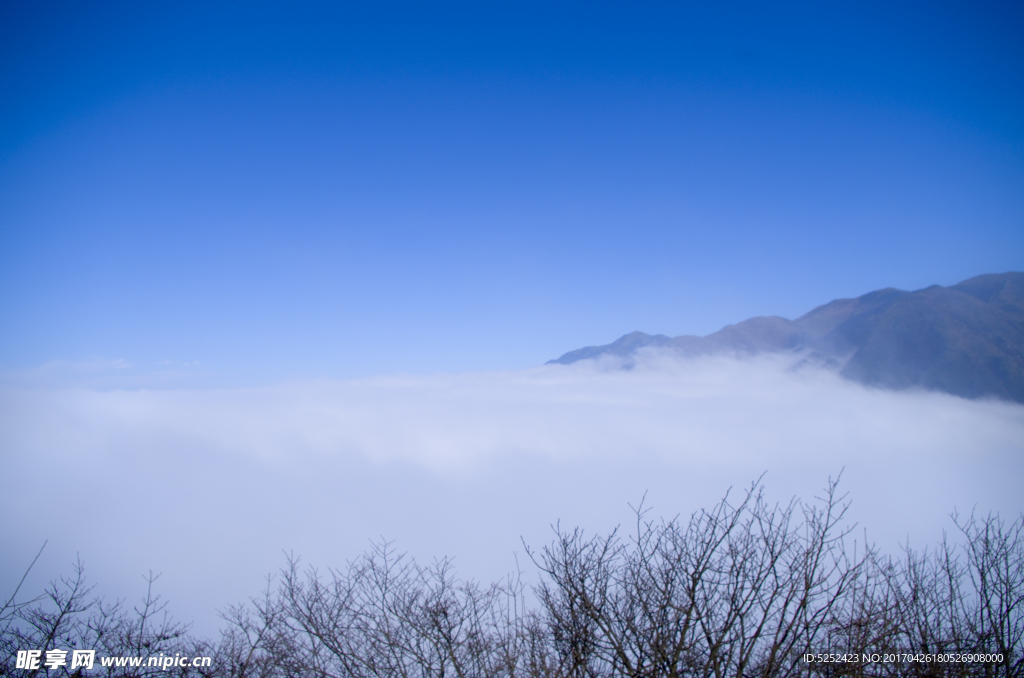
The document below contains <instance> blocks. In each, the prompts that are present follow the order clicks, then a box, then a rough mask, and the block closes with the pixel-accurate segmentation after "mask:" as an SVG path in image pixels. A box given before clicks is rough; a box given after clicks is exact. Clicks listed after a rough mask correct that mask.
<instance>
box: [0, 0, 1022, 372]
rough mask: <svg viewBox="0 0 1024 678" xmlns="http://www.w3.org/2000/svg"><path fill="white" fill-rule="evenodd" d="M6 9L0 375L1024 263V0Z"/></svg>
mask: <svg viewBox="0 0 1024 678" xmlns="http://www.w3.org/2000/svg"><path fill="white" fill-rule="evenodd" d="M366 4H367V5H369V6H370V7H369V8H367V7H361V8H360V7H355V6H352V7H342V8H338V7H336V6H334V3H324V4H315V3H280V4H278V5H268V4H263V3H191V4H190V3H185V2H173V3H157V2H153V3H150V2H143V3H138V2H135V3H127V2H126V3H105V4H102V5H101V4H100V3H40V2H7V3H4V4H3V5H2V6H0V64H2V72H0V368H2V369H4V370H20V369H25V368H31V367H33V366H38V365H41V364H43V363H46V362H48V361H52V360H65V361H79V360H84V359H88V358H92V357H101V358H107V359H120V360H125V361H128V362H129V363H131V364H132V365H135V366H136V367H138V368H140V369H148V367H151V366H156V365H157V364H158V363H159V362H160V361H165V360H166V361H171V363H172V364H173V363H191V362H195V361H198V362H199V363H200V364H201V366H202V369H207V370H212V371H217V372H221V373H224V374H230V375H234V377H233V378H235V379H242V380H245V379H255V380H264V379H271V380H273V379H281V378H298V377H315V376H334V377H347V376H356V375H367V374H383V373H394V372H436V371H466V370H489V369H510V368H521V367H528V366H532V365H536V364H540V363H542V362H544V361H545V360H547V359H549V358H553V357H556V356H558V355H559V354H561V353H563V352H564V351H567V350H570V349H573V348H578V347H579V346H582V345H586V344H594V343H604V342H607V341H611V340H613V339H615V338H616V337H618V336H619V335H621V334H623V333H625V332H628V331H631V330H635V329H640V330H644V331H647V332H652V333H658V332H660V333H665V334H672V335H675V334H682V333H696V334H705V333H708V332H711V331H714V330H716V329H718V328H719V327H720V326H722V325H724V324H726V323H729V322H735V321H738V320H742V319H744V318H746V317H749V316H753V315H762V314H778V315H784V316H788V317H795V316H797V315H800V314H801V313H803V312H805V311H807V310H809V309H810V308H811V307H813V306H815V305H817V304H819V303H824V302H827V301H829V300H831V299H833V298H836V297H842V296H855V295H858V294H861V293H864V292H867V291H870V290H872V289H876V288H879V287H886V286H894V287H903V288H911V289H912V288H918V287H923V286H926V285H929V284H932V283H939V284H952V283H956V282H958V281H959V280H962V279H964V278H967V277H970V276H972V275H977V274H980V273H989V272H1003V271H1007V270H1022V269H1024V39H1022V38H1021V36H1022V35H1024V13H1022V9H1021V5H1019V4H1015V3H990V4H981V3H977V2H971V3H967V2H963V3H956V4H954V3H935V2H928V3H924V2H922V3H917V4H907V3H893V2H886V3H876V4H869V3H864V2H856V3H846V4H845V5H840V4H838V3H813V4H811V3H808V4H778V5H776V4H774V3H751V4H742V3H700V4H693V5H689V6H688V5H685V4H679V3H665V4H655V3H621V4H612V3H581V4H578V5H568V4H561V5H552V4H551V3H537V4H527V3H523V2H516V3H507V4H499V3H473V4H465V5H454V4H440V3H422V4H396V3H392V4H384V3H366Z"/></svg>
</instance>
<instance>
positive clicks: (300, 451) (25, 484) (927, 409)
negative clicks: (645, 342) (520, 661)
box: [0, 353, 1024, 634]
mask: <svg viewBox="0 0 1024 678" xmlns="http://www.w3.org/2000/svg"><path fill="white" fill-rule="evenodd" d="M97 365H98V366H97ZM620 367H621V366H620V365H619V364H617V363H615V362H614V361H609V362H600V361H597V362H595V361H586V362H583V363H577V364H574V365H568V366H563V365H551V366H544V367H539V368H535V369H530V370H523V371H510V372H490V373H470V374H442V375H432V376H384V377H375V378H364V379H352V380H311V381H301V382H291V383H281V384H275V385H268V386H262V387H247V388H209V387H206V388H195V387H192V388H187V387H180V386H179V387H167V386H166V385H165V384H162V383H158V381H159V380H154V381H153V384H152V385H149V386H147V385H146V383H145V380H144V379H143V380H142V381H141V382H140V381H138V380H136V381H135V382H133V383H132V385H131V386H130V387H128V386H123V385H122V386H118V385H117V384H116V382H111V381H109V380H105V377H104V374H105V372H104V368H103V365H102V364H100V363H97V364H95V365H92V366H91V367H89V368H88V369H85V370H78V371H76V372H75V374H74V375H73V378H72V377H67V378H61V377H60V376H59V375H58V376H55V374H57V372H55V371H54V370H52V369H50V370H49V371H47V370H43V371H40V372H38V373H37V374H36V375H35V376H31V375H30V376H29V377H26V376H25V375H19V376H18V377H17V378H7V379H6V380H5V382H4V384H3V386H2V387H0V462H2V464H3V469H4V486H5V487H4V491H3V493H2V494H0V515H3V516H4V518H3V520H2V522H0V539H2V543H3V544H4V547H3V552H4V554H5V557H4V558H3V559H0V561H2V564H0V577H2V578H0V581H2V583H3V586H4V588H3V590H2V591H0V594H3V595H4V597H5V598H6V596H7V595H9V593H10V590H12V589H13V587H14V585H15V584H16V583H17V580H18V578H20V576H21V574H22V572H23V570H24V568H25V567H26V566H27V565H28V563H29V562H30V561H31V559H32V557H33V556H34V555H35V553H36V552H37V551H38V549H39V548H40V546H41V545H42V544H43V543H44V541H46V542H47V546H46V549H45V550H44V552H43V556H42V557H41V559H40V561H39V564H38V565H37V566H36V568H34V569H33V571H32V572H31V573H30V576H29V579H28V580H27V581H26V586H25V590H26V592H27V593H30V594H34V593H36V592H38V591H40V590H41V589H42V586H43V585H44V584H45V582H46V581H47V580H48V579H52V578H53V577H55V576H57V575H59V574H61V573H67V572H68V571H70V563H71V562H72V561H73V560H74V559H75V558H76V555H77V557H80V558H81V559H82V561H83V562H84V563H85V567H86V572H87V574H88V575H89V577H90V579H91V580H92V581H93V582H94V583H96V584H97V589H96V593H102V594H105V595H107V596H110V597H127V598H129V599H133V598H137V597H138V596H140V595H141V594H142V593H143V592H144V581H143V579H142V575H144V574H145V573H147V572H149V571H153V572H154V573H159V574H160V575H161V576H160V579H159V580H158V585H157V589H158V591H159V592H161V593H163V595H164V596H165V598H167V599H168V600H169V602H170V607H169V609H170V610H171V611H172V612H173V613H174V615H175V616H176V617H177V618H180V619H183V620H193V621H194V622H195V624H196V627H195V628H196V630H197V631H199V632H201V633H206V634H210V633H213V632H214V631H215V629H216V628H217V625H218V621H217V616H216V612H217V610H218V609H222V608H224V607H226V606H228V605H230V604H232V603H236V602H240V601H242V600H245V599H246V598H247V597H248V596H250V595H255V594H257V593H259V591H260V589H261V587H262V586H263V585H264V583H265V582H264V580H265V577H266V575H267V574H269V573H272V572H274V571H276V570H277V569H278V568H279V567H280V566H281V565H282V564H283V562H284V553H286V552H290V553H294V554H296V555H300V556H301V557H302V558H303V561H304V562H307V563H312V564H315V565H319V566H322V567H328V566H340V565H344V563H345V561H346V560H348V559H351V558H353V557H355V556H356V555H358V554H359V553H361V552H362V551H364V550H365V549H366V547H367V546H368V545H369V544H370V541H371V540H379V539H388V540H394V541H395V542H396V546H397V548H398V549H399V550H402V551H406V552H408V553H409V554H410V555H411V556H414V557H416V558H417V559H418V560H421V561H429V560H431V559H433V558H435V557H441V556H452V557H454V558H455V562H456V564H457V566H458V568H459V571H460V572H461V573H463V574H464V575H466V576H469V577H474V578H477V579H482V580H495V579H498V578H501V577H502V576H503V575H504V574H506V573H507V572H509V571H511V570H513V569H515V568H516V567H517V563H518V567H520V568H521V569H522V570H523V572H524V576H525V577H526V579H527V580H530V577H531V576H532V574H531V573H532V566H531V564H530V561H529V557H528V556H527V555H526V553H525V549H524V542H525V543H526V544H527V545H529V546H531V547H539V546H542V545H544V544H545V543H547V542H548V541H549V540H550V538H551V525H552V524H553V523H555V522H559V521H560V522H561V524H562V525H563V526H577V525H579V526H583V527H584V528H585V529H587V530H588V531H607V530H609V529H611V528H613V527H615V526H616V525H620V524H621V525H623V527H624V529H628V526H629V524H630V522H631V521H632V522H634V523H635V516H634V515H633V513H632V510H631V508H630V507H631V506H634V507H635V506H637V505H639V502H641V501H645V506H646V507H651V508H653V513H652V514H650V515H658V516H665V517H672V516H674V515H676V514H683V515H688V514H690V513H691V512H693V511H695V510H698V509H700V508H701V507H710V506H711V505H713V504H714V503H715V502H716V501H718V500H719V499H720V498H721V497H722V496H723V495H724V494H725V493H726V492H727V491H728V490H729V489H730V488H732V492H733V493H736V492H739V491H740V490H742V488H744V487H746V486H749V484H750V483H751V482H752V481H753V480H755V479H756V478H758V477H759V476H761V475H762V474H764V477H763V481H764V483H765V485H766V486H767V489H768V493H769V496H770V497H772V498H773V499H776V500H779V501H783V502H784V501H787V500H788V499H789V498H790V497H792V496H794V495H795V496H798V497H802V498H804V499H808V500H810V499H812V498H813V497H814V496H815V495H817V494H820V490H821V488H822V487H823V486H824V485H825V484H826V482H827V481H828V478H829V477H830V476H832V477H834V476H836V475H837V474H839V473H840V472H841V473H842V482H841V488H842V489H843V490H844V491H846V492H848V493H849V499H850V500H851V502H852V503H851V507H850V510H849V513H848V518H849V522H850V523H851V524H852V523H857V525H858V527H857V528H856V530H855V531H854V533H853V535H852V536H851V538H853V537H856V538H857V539H859V540H863V539H865V538H866V539H867V540H868V541H870V542H874V543H876V544H878V545H879V546H880V547H881V548H882V549H883V550H886V551H891V552H895V551H896V550H897V549H898V548H899V545H900V544H901V543H905V542H907V541H908V540H909V541H910V542H911V544H912V545H914V546H917V547H921V546H924V545H926V544H929V543H934V542H935V541H936V540H937V539H939V538H940V537H941V535H942V531H943V530H952V529H955V528H954V526H953V524H952V522H951V521H950V519H949V514H950V512H951V511H953V510H954V509H957V510H960V511H961V512H970V511H971V510H976V511H979V512H982V513H987V512H989V511H997V512H999V513H1001V514H1002V515H1004V516H1007V517H1014V516H1016V515H1018V514H1019V513H1020V512H1021V511H1022V510H1024V493H1022V492H1021V491H1020V486H1021V480H1022V479H1024V406H1022V405H1019V404H1013V403H1006V402H999V401H971V400H965V399H962V398H957V397H953V396H950V395H946V394H941V393H928V392H917V391H915V392H892V391H883V390H877V389H871V388H867V387H864V386H862V385H859V384H855V383H852V382H849V381H845V380H843V379H841V378H840V377H838V376H837V375H836V374H834V373H832V372H829V371H827V370H824V369H818V368H814V367H811V366H807V365H803V366H799V365H797V364H796V360H795V359H794V358H792V357H783V356H762V357H758V358H751V359H735V358H726V357H717V358H706V359H700V360H679V359H674V358H670V357H668V356H666V355H664V354H658V353H648V354H644V355H642V356H641V358H640V359H639V360H638V361H637V363H636V365H635V366H634V367H633V368H632V369H620ZM65 373H68V374H70V372H68V371H66V370H65ZM83 374H84V375H85V376H83ZM112 384H113V385H112ZM645 496H646V499H645Z"/></svg>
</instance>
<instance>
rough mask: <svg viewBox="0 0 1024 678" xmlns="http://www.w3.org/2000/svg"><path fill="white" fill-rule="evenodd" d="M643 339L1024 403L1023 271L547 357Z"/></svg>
mask: <svg viewBox="0 0 1024 678" xmlns="http://www.w3.org/2000/svg"><path fill="white" fill-rule="evenodd" d="M647 347H653V348H661V349H664V350H667V351H673V352H675V353H677V354H679V355H683V356H698V355H710V354H721V353H726V354H732V355H754V354H758V353H778V352H799V353H802V354H804V355H806V359H807V360H808V361H810V362H816V363H820V364H824V365H828V366H831V367H833V368H834V369H837V370H839V372H840V374H842V375H843V376H844V377H846V378H848V379H852V380H854V381H857V382H860V383H863V384H869V385H872V386H879V387H883V388H891V389H907V388H923V389H929V390H936V391H944V392H946V393H952V394H954V395H958V396H963V397H965V398H980V397H991V396H994V397H998V398H1003V399H1006V400H1013V401H1016V402H1024V273H1003V274H998V275H981V276H978V277H976V278H971V279H970V280H965V281H964V282H962V283H960V284H958V285H953V286H952V287H940V286H939V285H933V286H932V287H928V288H926V289H923V290H917V291H916V292H905V291H903V290H896V289H891V288H890V289H884V290H878V291H877V292H871V293H869V294H865V295H864V296H862V297H858V298H856V299H838V300H836V301H833V302H831V303H829V304H825V305H824V306H819V307H818V308H816V309H814V310H813V311H811V312H810V313H807V314H806V315H803V316H801V317H799V318H797V319H796V320H787V319H785V318H780V317H777V316H765V317H758V318H751V319H749V320H744V321H743V322H741V323H737V324H735V325H728V326H726V327H724V328H722V329H721V330H719V331H718V332H715V333H714V334H709V335H707V336H706V337H697V336H692V335H683V336H679V337H671V338H670V337H667V336H665V335H661V334H659V335H655V336H651V335H648V334H644V333H643V332H633V333H631V334H627V335H625V336H624V337H622V338H620V339H619V340H617V341H615V342H613V343H611V344H607V345H605V346H588V347H586V348H581V349H578V350H575V351H570V352H569V353H566V354H565V355H563V356H562V357H560V358H558V359H557V360H552V361H550V362H549V364H552V363H558V364H564V365H567V364H569V363H574V362H576V361H578V360H585V359H588V358H596V357H599V356H603V355H614V356H620V357H629V356H631V355H633V354H634V353H636V351H637V350H639V349H641V348H647Z"/></svg>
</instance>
